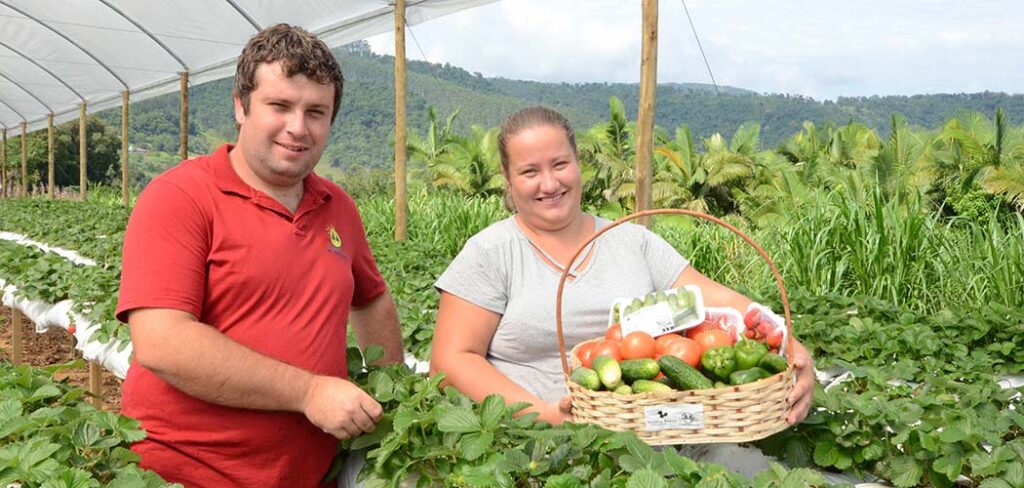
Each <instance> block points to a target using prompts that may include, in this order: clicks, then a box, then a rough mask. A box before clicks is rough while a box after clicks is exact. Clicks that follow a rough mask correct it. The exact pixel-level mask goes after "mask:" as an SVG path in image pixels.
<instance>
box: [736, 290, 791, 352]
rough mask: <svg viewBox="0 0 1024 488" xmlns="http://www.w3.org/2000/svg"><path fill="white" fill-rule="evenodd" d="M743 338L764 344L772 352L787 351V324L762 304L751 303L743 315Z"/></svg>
mask: <svg viewBox="0 0 1024 488" xmlns="http://www.w3.org/2000/svg"><path fill="white" fill-rule="evenodd" d="M743 327H744V329H743V337H744V338H746V339H749V340H755V341H758V342H763V343H764V344H765V345H766V346H768V350H769V351H770V352H774V353H778V354H784V353H785V351H786V322H785V321H784V320H783V319H782V317H779V315H778V314H776V313H775V312H772V310H771V309H770V308H768V307H766V306H764V305H761V304H760V303H751V304H750V306H748V307H747V313H746V314H744V315H743Z"/></svg>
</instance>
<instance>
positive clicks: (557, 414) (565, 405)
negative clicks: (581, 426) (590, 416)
mask: <svg viewBox="0 0 1024 488" xmlns="http://www.w3.org/2000/svg"><path fill="white" fill-rule="evenodd" d="M528 411H530V412H539V413H540V416H539V417H537V420H543V421H545V422H547V423H549V424H551V425H559V424H561V423H562V422H572V399H571V398H569V396H568V395H566V396H564V397H562V399H561V400H559V401H557V402H555V403H544V404H541V405H539V406H537V407H534V408H531V409H530V410H528Z"/></svg>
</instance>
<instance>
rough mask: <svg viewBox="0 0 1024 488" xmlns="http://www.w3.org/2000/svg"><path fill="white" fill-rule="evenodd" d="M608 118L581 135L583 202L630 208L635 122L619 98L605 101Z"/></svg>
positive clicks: (613, 208) (611, 208)
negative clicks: (628, 115) (627, 116)
mask: <svg viewBox="0 0 1024 488" xmlns="http://www.w3.org/2000/svg"><path fill="white" fill-rule="evenodd" d="M608 111H609V115H608V121H607V122H603V123H599V124H596V125H594V126H593V127H591V128H590V130H588V131H587V132H584V133H582V134H580V137H579V138H578V141H577V144H578V146H579V154H580V165H581V173H582V177H583V203H584V205H585V206H588V207H596V208H599V209H602V210H603V211H605V212H610V213H621V212H623V211H624V210H626V209H630V208H633V201H634V198H635V195H636V145H635V141H636V124H635V123H633V122H629V120H627V118H626V110H625V108H623V106H622V101H621V100H619V98H618V97H614V96H613V97H611V99H610V100H609V101H608Z"/></svg>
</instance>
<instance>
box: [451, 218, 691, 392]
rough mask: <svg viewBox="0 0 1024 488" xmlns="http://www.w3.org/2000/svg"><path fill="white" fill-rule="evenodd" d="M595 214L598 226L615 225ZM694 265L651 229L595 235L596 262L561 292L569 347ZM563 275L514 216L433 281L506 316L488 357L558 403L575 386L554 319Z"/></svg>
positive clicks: (631, 227) (474, 240) (471, 244)
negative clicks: (630, 300)
mask: <svg viewBox="0 0 1024 488" xmlns="http://www.w3.org/2000/svg"><path fill="white" fill-rule="evenodd" d="M595 219H596V227H597V228H598V229H600V228H602V227H604V226H606V225H608V224H609V221H608V220H605V219H602V218H600V217H595ZM559 264H560V265H564V264H565V263H559ZM688 264H689V262H688V261H687V259H686V258H684V257H683V256H681V255H680V254H679V253H678V252H677V251H676V250H675V249H673V248H672V246H670V245H669V244H668V243H667V242H665V240H664V239H662V238H661V237H659V236H658V235H656V234H654V233H652V232H650V231H649V230H647V229H646V228H645V227H642V226H639V225H635V224H631V223H625V224H622V225H619V226H618V227H616V228H614V229H611V230H609V231H608V232H605V233H604V234H603V235H601V237H599V238H597V240H595V241H594V248H593V255H592V257H591V261H590V263H589V264H588V265H587V266H586V267H585V268H584V269H583V270H582V271H580V272H579V273H578V276H577V277H576V279H575V280H572V281H570V280H566V283H565V290H564V291H563V296H562V325H563V333H564V334H565V344H566V347H567V348H570V349H571V348H572V347H573V346H574V345H576V344H578V343H580V342H582V341H585V340H588V339H593V338H595V337H599V336H601V335H603V334H604V331H605V329H606V328H607V326H608V312H609V309H610V308H611V304H612V302H614V301H615V299H616V298H620V297H632V296H639V295H642V294H645V293H650V292H652V291H656V290H663V289H667V288H669V287H671V286H672V284H673V283H674V282H675V280H676V278H677V277H679V274H680V273H682V272H683V270H684V269H685V268H686V266H687V265H688ZM560 276H561V273H560V272H558V271H556V270H555V269H554V268H552V267H551V266H550V265H548V264H547V263H545V262H544V261H543V260H542V259H541V258H540V257H539V256H538V255H537V252H536V251H535V250H534V247H533V245H532V244H531V243H530V240H529V239H528V238H527V237H526V235H525V234H523V232H522V230H521V229H520V228H519V226H518V224H517V223H516V222H515V218H514V217H510V218H508V219H505V220H502V221H500V222H497V223H495V224H493V225H491V226H489V227H488V228H486V229H484V230H483V231H481V232H479V233H478V234H476V235H475V236H473V237H471V238H470V239H469V240H468V241H467V242H466V245H465V247H463V248H462V251H460V252H459V255H458V256H456V257H455V260H453V261H452V263H451V264H450V265H449V266H448V269H446V270H445V272H444V273H443V274H442V275H441V277H440V278H438V280H437V282H436V283H435V284H434V286H435V287H437V288H438V289H439V290H442V291H445V292H448V293H451V294H452V295H455V296H458V297H459V298H462V299H463V300H466V301H468V302H470V303H473V304H475V305H478V306H480V307H483V308H485V309H487V310H491V311H493V312H495V313H497V314H499V315H501V320H500V322H499V323H498V328H497V330H496V331H495V333H494V337H493V338H492V339H491V345H490V348H489V350H488V352H487V360H488V361H490V362H491V364H493V365H494V366H495V368H497V369H498V371H500V372H502V373H503V374H505V375H506V376H508V377H509V378H510V379H512V380H513V381H515V382H516V383H518V384H520V385H521V386H523V387H524V388H525V389H527V390H528V391H530V392H532V393H533V394H535V395H537V396H539V397H540V398H541V399H542V400H544V401H545V402H554V401H557V400H558V399H559V398H561V397H563V396H565V395H566V394H567V392H568V390H566V387H565V379H564V377H563V375H562V363H561V359H560V355H559V351H558V335H557V332H556V325H555V297H556V294H557V291H558V280H559V277H560Z"/></svg>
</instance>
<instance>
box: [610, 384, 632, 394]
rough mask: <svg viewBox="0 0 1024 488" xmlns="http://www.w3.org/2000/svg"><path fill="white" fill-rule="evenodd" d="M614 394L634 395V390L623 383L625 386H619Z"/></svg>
mask: <svg viewBox="0 0 1024 488" xmlns="http://www.w3.org/2000/svg"><path fill="white" fill-rule="evenodd" d="M614 393H615V394H616V395H632V394H633V388H632V387H631V386H629V385H627V384H625V383H623V384H621V385H619V387H618V388H616V389H615V391H614Z"/></svg>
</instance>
